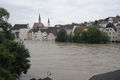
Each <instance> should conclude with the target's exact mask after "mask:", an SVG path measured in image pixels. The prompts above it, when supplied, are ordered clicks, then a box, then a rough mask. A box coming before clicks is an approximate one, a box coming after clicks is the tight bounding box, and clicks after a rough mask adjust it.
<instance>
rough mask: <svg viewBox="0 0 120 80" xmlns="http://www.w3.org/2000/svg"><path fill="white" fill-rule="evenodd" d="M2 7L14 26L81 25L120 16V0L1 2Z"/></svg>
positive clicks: (2, 0) (10, 0)
mask: <svg viewBox="0 0 120 80" xmlns="http://www.w3.org/2000/svg"><path fill="white" fill-rule="evenodd" d="M0 7H3V8H6V9H7V10H8V11H9V12H10V19H9V22H11V23H12V25H14V24H25V23H29V24H30V26H31V27H32V26H33V23H34V22H38V17H39V13H40V15H41V20H42V22H43V24H45V25H47V20H48V18H49V19H50V22H51V25H52V26H54V25H55V24H69V23H72V22H75V23H81V22H84V21H93V20H96V19H102V18H106V17H108V16H116V15H117V14H118V15H120V0H0Z"/></svg>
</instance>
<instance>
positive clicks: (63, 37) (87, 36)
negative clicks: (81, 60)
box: [56, 25, 109, 43]
mask: <svg viewBox="0 0 120 80" xmlns="http://www.w3.org/2000/svg"><path fill="white" fill-rule="evenodd" d="M56 41H58V42H77V43H107V42H108V41H109V37H108V35H107V33H105V32H102V31H100V30H99V28H98V27H97V26H94V25H93V26H90V27H88V29H87V30H86V31H85V30H83V29H82V28H81V27H77V28H76V30H75V32H74V35H73V34H72V33H70V34H67V32H66V30H65V29H60V30H59V31H58V33H57V37H56Z"/></svg>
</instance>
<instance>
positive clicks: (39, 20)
mask: <svg viewBox="0 0 120 80" xmlns="http://www.w3.org/2000/svg"><path fill="white" fill-rule="evenodd" d="M38 21H39V24H40V23H41V17H40V14H39V20H38Z"/></svg>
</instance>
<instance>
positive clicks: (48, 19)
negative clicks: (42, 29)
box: [48, 18, 50, 27]
mask: <svg viewBox="0 0 120 80" xmlns="http://www.w3.org/2000/svg"><path fill="white" fill-rule="evenodd" d="M48 27H50V20H49V18H48Z"/></svg>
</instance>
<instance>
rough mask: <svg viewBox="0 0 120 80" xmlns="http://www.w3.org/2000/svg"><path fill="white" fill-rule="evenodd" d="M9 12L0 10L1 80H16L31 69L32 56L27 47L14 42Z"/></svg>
mask: <svg viewBox="0 0 120 80" xmlns="http://www.w3.org/2000/svg"><path fill="white" fill-rule="evenodd" d="M8 18H9V12H7V10H6V9H4V8H0V28H1V30H2V31H0V80H16V78H19V77H20V75H21V74H22V73H25V74H26V73H27V70H28V69H29V68H30V60H29V57H30V54H29V52H28V50H27V49H26V48H25V46H24V45H23V44H22V43H20V42H16V41H15V40H14V35H13V34H12V32H11V30H12V26H11V24H10V23H8V22H7V21H8Z"/></svg>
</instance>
